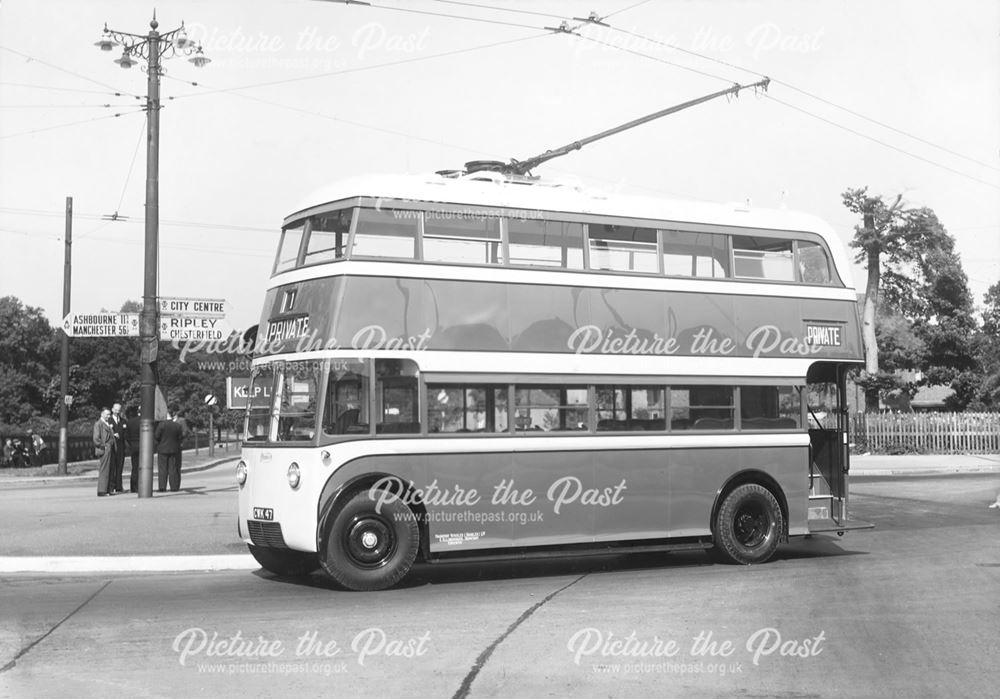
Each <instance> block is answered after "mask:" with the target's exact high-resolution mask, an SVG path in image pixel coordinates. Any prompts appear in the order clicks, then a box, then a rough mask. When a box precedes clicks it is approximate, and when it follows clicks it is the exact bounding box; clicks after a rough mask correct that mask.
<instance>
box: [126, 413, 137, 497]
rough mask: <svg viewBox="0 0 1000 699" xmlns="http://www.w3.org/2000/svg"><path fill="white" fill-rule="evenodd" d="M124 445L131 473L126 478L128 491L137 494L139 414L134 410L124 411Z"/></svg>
mask: <svg viewBox="0 0 1000 699" xmlns="http://www.w3.org/2000/svg"><path fill="white" fill-rule="evenodd" d="M125 417H126V419H125V443H126V445H127V446H128V453H129V459H130V460H131V462H132V473H131V474H130V475H129V478H128V485H129V491H131V492H133V493H138V492H139V412H138V411H137V410H136V409H135V408H131V407H130V408H128V409H127V410H126V411H125Z"/></svg>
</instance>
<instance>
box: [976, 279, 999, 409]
mask: <svg viewBox="0 0 1000 699" xmlns="http://www.w3.org/2000/svg"><path fill="white" fill-rule="evenodd" d="M983 305H984V309H983V327H982V329H981V330H980V332H979V336H978V338H977V342H976V350H975V351H976V357H977V358H978V361H979V368H980V373H981V376H980V379H979V381H978V382H977V383H976V397H975V398H974V399H973V401H972V402H971V403H970V407H972V408H974V409H976V410H998V409H1000V282H997V283H996V284H994V285H993V286H991V287H990V288H989V289H988V290H987V291H986V294H985V295H984V296H983Z"/></svg>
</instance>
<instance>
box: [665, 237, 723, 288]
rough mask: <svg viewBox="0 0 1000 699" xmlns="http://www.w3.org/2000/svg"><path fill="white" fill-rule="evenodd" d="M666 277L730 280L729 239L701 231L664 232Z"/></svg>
mask: <svg viewBox="0 0 1000 699" xmlns="http://www.w3.org/2000/svg"><path fill="white" fill-rule="evenodd" d="M660 236H661V237H662V239H663V273H664V274H667V275H669V276H675V277H711V278H715V279H721V278H724V277H727V276H729V247H728V245H727V236H724V235H721V234H719V233H699V232H697V231H670V230H664V231H660Z"/></svg>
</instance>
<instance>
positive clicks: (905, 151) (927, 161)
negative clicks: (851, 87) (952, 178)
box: [764, 94, 1000, 189]
mask: <svg viewBox="0 0 1000 699" xmlns="http://www.w3.org/2000/svg"><path fill="white" fill-rule="evenodd" d="M764 97H766V98H767V99H769V100H773V101H774V102H777V103H778V104H780V105H783V106H785V107H788V108H789V109H794V110H795V111H797V112H802V113H803V114H805V115H807V116H810V117H812V118H813V119H819V120H820V121H822V122H825V123H827V124H830V125H831V126H836V127H837V128H838V129H843V130H844V131H848V132H850V133H852V134H854V135H856V136H860V137H861V138H865V139H868V140H869V141H872V142H874V143H877V144H879V145H880V146H884V147H886V148H890V149H892V150H894V151H897V152H899V153H902V154H903V155H908V156H910V157H911V158H916V159H917V160H922V161H923V162H925V163H929V164H930V165H934V166H936V167H939V168H941V169H943V170H947V171H948V172H951V173H953V174H956V175H959V176H960V177H965V178H966V179H970V180H973V181H975V182H979V183H981V184H985V185H987V186H988V187H993V188H994V189H1000V185H998V184H995V183H993V182H989V181H987V180H984V179H980V178H979V177H976V176H974V175H969V174H966V173H964V172H961V171H959V170H956V169H954V168H951V167H948V166H947V165H943V164H941V163H939V162H936V161H934V160H930V159H928V158H925V157H923V156H920V155H917V154H915V153H911V152H909V151H908V150H904V149H903V148H899V147H898V146H894V145H892V144H890V143H886V142H885V141H880V140H879V139H877V138H875V137H874V136H869V135H868V134H865V133H861V132H860V131H857V130H855V129H852V128H850V127H849V126H844V125H843V124H838V123H837V122H835V121H832V120H830V119H827V118H825V117H821V116H819V115H818V114H813V113H812V112H810V111H809V110H807V109H803V108H802V107H796V106H795V105H794V104H789V103H788V102H784V101H782V100H780V99H778V98H777V97H772V96H771V95H768V94H765V95H764Z"/></svg>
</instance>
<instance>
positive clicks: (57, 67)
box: [0, 46, 138, 97]
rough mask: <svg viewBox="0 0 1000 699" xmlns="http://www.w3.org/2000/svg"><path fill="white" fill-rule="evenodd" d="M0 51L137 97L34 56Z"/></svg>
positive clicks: (1, 49) (5, 49)
mask: <svg viewBox="0 0 1000 699" xmlns="http://www.w3.org/2000/svg"><path fill="white" fill-rule="evenodd" d="M0 51H8V52H10V53H13V54H14V55H16V56H20V57H21V58H25V59H27V60H28V61H29V62H32V63H38V64H40V65H43V66H46V67H47V68H51V69H53V70H58V71H59V72H60V73H66V74H67V75H72V76H73V77H74V78H80V79H81V80H86V81H87V82H90V83H94V84H95V85H100V86H101V87H106V88H108V89H109V90H113V91H114V92H116V93H121V94H123V95H129V96H132V97H137V96H138V95H135V94H133V93H131V92H125V91H124V90H118V89H117V88H115V86H114V85H108V84H107V83H103V82H101V81H100V80H95V79H94V78H91V77H88V76H86V75H82V74H80V73H76V72H74V71H72V70H68V69H66V68H63V67H61V66H57V65H55V64H54V63H49V62H48V61H43V60H42V59H41V58H35V57H34V56H29V55H28V54H26V53H21V52H20V51H15V50H14V49H12V48H10V47H7V46H0Z"/></svg>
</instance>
